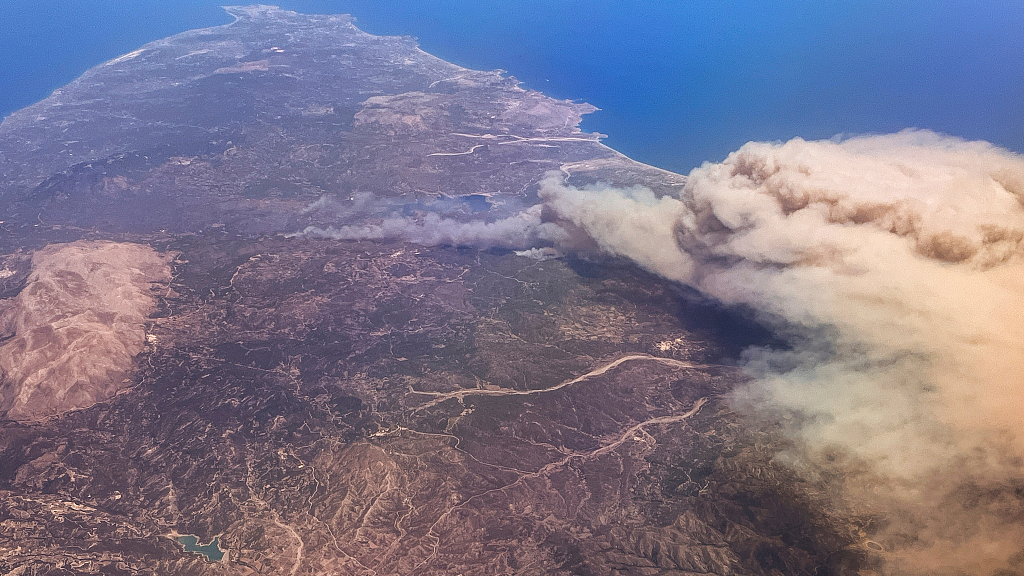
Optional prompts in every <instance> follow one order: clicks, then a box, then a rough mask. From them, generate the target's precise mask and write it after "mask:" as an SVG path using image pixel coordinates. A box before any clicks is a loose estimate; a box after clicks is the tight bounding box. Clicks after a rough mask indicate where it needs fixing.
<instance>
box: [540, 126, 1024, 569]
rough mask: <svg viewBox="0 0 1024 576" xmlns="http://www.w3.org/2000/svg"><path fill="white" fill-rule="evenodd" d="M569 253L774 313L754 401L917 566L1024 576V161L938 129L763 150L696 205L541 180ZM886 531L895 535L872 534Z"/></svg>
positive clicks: (753, 361) (713, 173) (711, 171)
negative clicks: (588, 252)
mask: <svg viewBox="0 0 1024 576" xmlns="http://www.w3.org/2000/svg"><path fill="white" fill-rule="evenodd" d="M541 197H542V199H543V202H544V208H545V212H544V214H545V218H546V220H549V221H553V222H555V223H557V224H558V225H559V226H560V227H561V228H562V230H563V232H562V233H561V234H560V235H559V238H558V239H556V240H557V241H558V242H559V243H561V244H562V245H564V246H565V247H568V248H579V247H587V246H589V247H591V248H595V247H596V248H597V249H599V250H601V251H602V252H604V253H607V254H612V255H617V256H624V257H628V258H630V259H632V260H633V261H635V262H636V263H637V264H639V265H640V266H643V267H644V268H646V269H648V270H650V271H652V272H654V273H657V274H659V275H661V276H663V277H665V278H668V279H671V280H675V281H679V282H682V283H685V284H688V285H691V286H693V287H695V288H697V289H698V290H700V291H702V292H703V293H705V294H708V295H710V296H713V297H715V298H717V299H719V300H720V301H722V302H723V303H726V304H742V305H746V306H749V307H751V308H753V309H754V310H756V311H757V313H758V314H759V315H760V317H761V319H762V320H763V321H765V322H767V323H770V324H771V325H773V326H774V327H775V328H776V329H777V330H778V331H779V333H780V334H782V335H783V336H785V337H786V338H787V339H788V340H789V341H790V342H791V344H792V348H791V349H789V350H786V351H777V350H748V351H747V353H746V354H745V357H744V361H745V364H746V366H747V368H748V370H749V371H750V372H751V373H752V374H753V375H754V376H755V380H754V383H753V384H751V385H750V386H748V387H746V388H744V389H742V390H740V391H738V392H737V393H736V394H735V395H734V397H733V399H732V400H733V402H734V404H735V405H736V406H737V407H740V408H742V409H745V410H749V411H752V412H756V413H758V414H762V415H768V416H771V417H772V418H777V419H780V420H782V421H784V422H788V423H789V429H790V432H791V433H792V437H793V439H794V440H795V443H796V445H797V446H799V448H798V449H795V450H793V451H792V452H791V453H789V454H787V455H786V458H788V459H789V460H790V463H791V464H792V465H793V466H795V467H797V468H798V469H800V470H803V471H804V472H805V473H807V474H815V473H819V472H821V471H823V470H825V471H828V472H829V477H831V478H839V480H835V482H836V483H837V486H834V488H835V489H836V490H840V491H842V494H843V498H842V501H843V502H844V505H846V506H849V507H850V509H851V510H853V511H855V512H857V511H861V512H864V513H865V514H882V515H884V517H885V518H886V520H885V521H884V523H883V524H880V525H876V526H875V527H874V528H871V529H868V531H867V532H866V533H865V535H864V538H865V539H867V538H872V539H873V540H874V541H876V542H877V543H878V544H880V545H881V546H882V547H884V548H885V550H886V554H888V555H889V558H890V562H889V563H888V564H889V569H890V570H893V571H894V572H900V573H921V574H946V573H948V574H960V573H970V574H988V573H995V572H996V571H998V570H1014V569H1017V570H1021V569H1024V552H1022V550H1024V529H1022V528H1024V481H1022V478H1024V475H1022V456H1024V417H1022V409H1024V400H1022V399H1021V394H1022V392H1024V158H1022V157H1021V156H1019V155H1016V154H1013V153H1010V152H1007V151H1005V150H1001V149H998V148H996V147H994V146H992V145H990V144H987V143H984V142H967V141H963V140H959V139H955V138H952V137H948V136H942V135H937V134H935V133H932V132H927V131H904V132H901V133H898V134H893V135H886V136H866V137H858V138H851V139H847V140H843V141H820V142H807V141H804V140H800V139H795V140H792V141H789V142H786V143H776V144H770V143H749V144H747V145H745V146H743V147H742V148H741V149H740V150H738V151H736V152H734V153H732V154H731V155H730V156H729V157H728V158H727V159H726V160H725V161H724V162H722V163H719V164H705V165H703V166H701V167H700V168H697V169H695V170H694V171H693V172H692V173H691V174H690V176H689V179H688V182H687V185H686V188H685V190H684V192H683V194H682V196H681V197H679V198H667V197H663V198H657V197H655V195H654V194H653V193H651V192H650V191H648V190H645V189H643V188H632V189H625V190H624V189H614V188H609V187H602V186H593V187H587V188H582V189H580V188H575V187H572V186H567V185H565V184H564V183H563V182H562V180H561V178H560V176H558V175H555V174H552V175H551V176H549V177H548V178H547V179H545V180H544V181H543V182H542V185H541ZM871 530H877V532H872V531H871Z"/></svg>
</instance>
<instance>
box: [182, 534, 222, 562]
mask: <svg viewBox="0 0 1024 576" xmlns="http://www.w3.org/2000/svg"><path fill="white" fill-rule="evenodd" d="M177 540H178V543H179V544H181V545H182V546H184V547H185V552H193V553H195V554H202V555H203V556H206V559H207V560H209V561H210V562H218V561H220V559H222V558H224V553H225V552H226V550H221V549H220V538H214V539H213V541H212V542H210V543H209V544H202V545H201V544H199V538H198V537H196V536H193V535H191V534H186V535H184V536H178V538H177Z"/></svg>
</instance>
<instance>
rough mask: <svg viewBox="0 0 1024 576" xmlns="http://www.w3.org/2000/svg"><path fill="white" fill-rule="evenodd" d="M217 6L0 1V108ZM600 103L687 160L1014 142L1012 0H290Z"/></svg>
mask: <svg viewBox="0 0 1024 576" xmlns="http://www.w3.org/2000/svg"><path fill="white" fill-rule="evenodd" d="M223 3H224V2H223V0H163V1H155V0H133V1H132V2H127V1H125V0H89V1H81V2H79V1H76V2H65V1H58V0H2V1H0V115H6V114H9V113H10V112H11V111H13V110H15V109H17V108H20V107H22V106H25V105H28V104H30V103H32V102H34V101H36V100H39V99H41V98H43V97H45V96H46V95H47V94H49V92H50V91H52V90H53V89H54V88H57V87H59V86H60V85H62V84H64V83H66V82H68V81H70V80H71V79H73V78H74V77H75V76H77V75H78V74H80V73H81V72H82V71H84V70H85V69H87V68H88V67H90V66H93V65H95V64H98V63H100V62H103V61H105V60H107V59H110V58H113V57H115V56H117V55H119V54H122V53H125V52H129V51H131V50H133V49H135V48H136V47H138V46H139V45H141V44H143V43H145V42H147V41H150V40H154V39H157V38H161V37H163V36H167V35H169V34H173V33H175V32H179V31H182V30H186V29H190V28H195V27H200V26H212V25H217V24H222V23H226V22H228V21H229V18H228V17H227V16H226V15H225V14H224V13H223V12H222V11H221V10H220V8H218V5H219V4H223ZM279 4H280V5H281V6H282V7H284V8H288V9H293V10H298V11H303V12H320V13H352V14H354V15H355V16H356V18H357V24H358V25H359V26H360V27H361V28H363V29H364V30H366V31H368V32H372V33H375V34H399V35H411V36H415V37H417V38H418V39H419V41H420V43H421V46H422V47H423V49H424V50H426V51H428V52H431V53H433V54H436V55H438V56H440V57H442V58H444V59H446V60H450V61H452V62H455V63H457V64H460V65H463V66H467V67H471V68H480V69H494V68H502V69H505V70H508V71H509V72H510V73H512V74H513V75H515V76H516V77H517V78H519V79H520V80H522V81H523V83H524V85H525V86H526V87H527V88H533V89H537V90H541V91H543V92H545V93H548V94H550V95H552V96H555V97H559V98H572V99H578V100H584V101H587V102H590V103H591V104H594V105H595V106H598V107H600V108H601V109H602V110H601V111H600V112H597V113H595V114H593V115H591V116H589V117H588V118H587V119H585V121H584V128H585V129H587V130H592V131H598V132H602V133H605V134H608V135H609V138H608V139H607V141H606V142H607V143H608V144H609V145H611V146H613V147H615V148H617V149H619V150H621V151H622V152H624V153H626V154H628V155H630V156H632V157H633V158H636V159H638V160H641V161H644V162H648V163H651V164H654V165H657V166H661V167H664V168H668V169H671V170H676V171H680V172H687V171H689V169H690V168H692V167H694V166H697V165H699V164H700V163H701V162H703V161H705V160H711V161H716V160H720V159H721V158H723V157H724V156H725V155H726V154H727V153H728V152H730V151H732V150H735V149H736V148H738V147H739V146H740V145H742V144H743V143H745V142H747V141H749V140H787V139H789V138H792V137H795V136H801V137H804V138H807V139H817V138H828V137H831V136H833V135H836V134H841V133H846V134H852V133H868V132H892V131H896V130H900V129H902V128H906V127H918V128H929V129H932V130H936V131H941V132H946V133H950V134H954V135H958V136H962V137H965V138H970V139H984V140H989V141H991V142H994V143H996V144H998V145H1000V146H1004V147H1007V148H1010V149H1012V150H1016V151H1021V152H1024V2H1020V0H973V1H972V0H901V1H900V2H893V1H891V0H884V1H883V0H857V1H855V2H850V1H848V0H844V1H835V0H814V1H812V0H788V1H787V0H475V1H472V2H470V1H469V0H415V1H412V0H294V1H282V2H280V3H279Z"/></svg>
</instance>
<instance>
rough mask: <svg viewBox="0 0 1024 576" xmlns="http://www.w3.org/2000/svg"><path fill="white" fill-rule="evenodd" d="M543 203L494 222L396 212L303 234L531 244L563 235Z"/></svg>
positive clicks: (422, 241) (431, 243)
mask: <svg viewBox="0 0 1024 576" xmlns="http://www.w3.org/2000/svg"><path fill="white" fill-rule="evenodd" d="M541 211H542V207H541V206H540V205H537V206H531V207H530V208H527V209H526V210H523V211H522V212H519V213H517V214H513V215H512V216H509V217H508V218H502V219H499V220H495V221H493V222H487V221H484V220H470V221H463V220H457V219H454V218H447V217H444V216H441V215H440V214H438V213H436V212H427V213H426V214H421V215H418V216H393V217H390V218H384V219H383V220H382V221H381V222H379V223H369V224H358V225H347V226H339V227H337V228H335V227H333V226H329V227H327V228H318V227H315V226H310V227H307V228H306V229H305V230H303V231H302V232H301V233H300V234H303V235H306V236H312V237H318V238H333V239H335V240H384V239H401V240H405V241H408V242H415V243H417V244H424V245H428V246H435V245H438V244H452V245H457V246H501V247H505V248H527V247H530V246H532V245H534V244H536V243H537V242H538V241H540V240H557V239H559V238H561V237H562V236H563V233H562V231H561V228H560V227H558V226H556V225H554V224H545V223H542V222H541Z"/></svg>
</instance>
